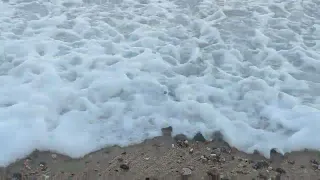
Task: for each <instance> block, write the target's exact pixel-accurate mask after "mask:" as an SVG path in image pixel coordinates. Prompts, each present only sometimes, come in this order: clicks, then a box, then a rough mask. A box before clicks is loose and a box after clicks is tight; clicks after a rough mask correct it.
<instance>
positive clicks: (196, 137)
mask: <svg viewBox="0 0 320 180" xmlns="http://www.w3.org/2000/svg"><path fill="white" fill-rule="evenodd" d="M193 140H194V141H199V142H206V139H205V138H204V136H203V135H202V134H201V133H200V132H198V133H197V134H196V135H195V136H194V137H193Z"/></svg>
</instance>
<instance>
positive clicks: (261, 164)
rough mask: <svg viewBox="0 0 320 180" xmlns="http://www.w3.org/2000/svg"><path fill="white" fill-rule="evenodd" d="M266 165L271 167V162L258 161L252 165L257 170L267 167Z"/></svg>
mask: <svg viewBox="0 0 320 180" xmlns="http://www.w3.org/2000/svg"><path fill="white" fill-rule="evenodd" d="M266 167H269V163H268V162H266V161H258V162H256V163H254V164H253V166H252V168H253V169H256V170H258V169H262V168H266Z"/></svg>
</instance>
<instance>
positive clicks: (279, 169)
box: [276, 167, 286, 174]
mask: <svg viewBox="0 0 320 180" xmlns="http://www.w3.org/2000/svg"><path fill="white" fill-rule="evenodd" d="M276 172H278V173H280V174H285V173H286V171H285V170H284V169H282V168H280V167H279V168H276Z"/></svg>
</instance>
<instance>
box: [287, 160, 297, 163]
mask: <svg viewBox="0 0 320 180" xmlns="http://www.w3.org/2000/svg"><path fill="white" fill-rule="evenodd" d="M288 163H289V164H295V163H296V162H295V161H293V160H292V161H291V160H288Z"/></svg>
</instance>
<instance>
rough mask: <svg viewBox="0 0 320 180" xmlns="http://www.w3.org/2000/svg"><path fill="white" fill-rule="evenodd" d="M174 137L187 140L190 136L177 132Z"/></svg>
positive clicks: (177, 139)
mask: <svg viewBox="0 0 320 180" xmlns="http://www.w3.org/2000/svg"><path fill="white" fill-rule="evenodd" d="M173 139H174V140H175V141H185V140H187V139H188V138H187V136H186V135H184V134H177V135H175V136H174V137H173Z"/></svg>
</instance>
